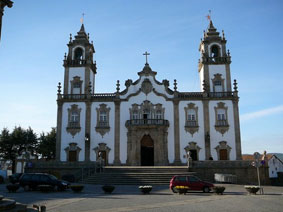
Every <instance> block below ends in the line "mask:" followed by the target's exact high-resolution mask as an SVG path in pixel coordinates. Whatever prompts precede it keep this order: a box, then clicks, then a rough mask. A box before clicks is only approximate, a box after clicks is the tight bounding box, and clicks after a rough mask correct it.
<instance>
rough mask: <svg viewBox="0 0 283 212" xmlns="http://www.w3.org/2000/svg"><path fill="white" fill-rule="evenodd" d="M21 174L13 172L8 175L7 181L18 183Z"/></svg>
mask: <svg viewBox="0 0 283 212" xmlns="http://www.w3.org/2000/svg"><path fill="white" fill-rule="evenodd" d="M22 175H23V173H15V174H12V175H10V176H9V181H10V183H12V184H15V183H18V182H19V179H20V177H21V176H22Z"/></svg>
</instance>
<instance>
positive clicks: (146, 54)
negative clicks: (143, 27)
mask: <svg viewBox="0 0 283 212" xmlns="http://www.w3.org/2000/svg"><path fill="white" fill-rule="evenodd" d="M143 55H145V64H148V62H147V56H148V55H150V53H148V52H147V51H146V52H145V53H143Z"/></svg>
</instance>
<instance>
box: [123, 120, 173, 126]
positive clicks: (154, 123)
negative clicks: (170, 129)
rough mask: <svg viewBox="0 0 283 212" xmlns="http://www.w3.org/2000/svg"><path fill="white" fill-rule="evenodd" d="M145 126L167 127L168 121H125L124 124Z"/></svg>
mask: <svg viewBox="0 0 283 212" xmlns="http://www.w3.org/2000/svg"><path fill="white" fill-rule="evenodd" d="M145 125H160V126H169V121H168V120H165V119H131V120H127V122H126V126H145Z"/></svg>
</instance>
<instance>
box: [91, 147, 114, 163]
mask: <svg viewBox="0 0 283 212" xmlns="http://www.w3.org/2000/svg"><path fill="white" fill-rule="evenodd" d="M93 150H94V152H95V155H96V161H99V160H101V159H102V162H103V163H104V165H107V164H108V157H109V152H110V150H111V149H110V148H109V147H108V146H107V144H106V143H99V144H98V146H97V147H95V148H94V149H93Z"/></svg>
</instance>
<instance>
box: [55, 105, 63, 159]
mask: <svg viewBox="0 0 283 212" xmlns="http://www.w3.org/2000/svg"><path fill="white" fill-rule="evenodd" d="M57 104H58V109H57V129H56V160H57V161H60V160H61V159H60V156H61V132H62V113H63V103H62V102H61V101H60V100H57Z"/></svg>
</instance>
